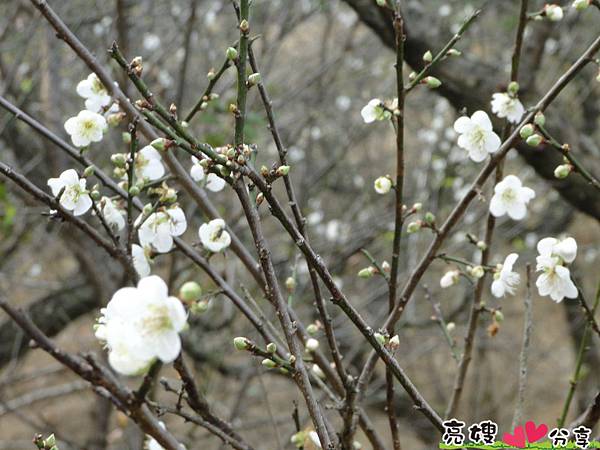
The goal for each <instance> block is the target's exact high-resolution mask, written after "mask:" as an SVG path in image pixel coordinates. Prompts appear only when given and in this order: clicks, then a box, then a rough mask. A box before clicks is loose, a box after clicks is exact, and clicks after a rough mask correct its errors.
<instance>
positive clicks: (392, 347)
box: [388, 334, 400, 350]
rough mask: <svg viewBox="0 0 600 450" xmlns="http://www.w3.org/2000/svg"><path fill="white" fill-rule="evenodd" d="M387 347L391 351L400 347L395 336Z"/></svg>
mask: <svg viewBox="0 0 600 450" xmlns="http://www.w3.org/2000/svg"><path fill="white" fill-rule="evenodd" d="M388 345H389V346H390V348H391V349H392V350H396V349H397V348H398V347H400V338H399V337H398V335H397V334H396V335H394V336H392V337H391V338H390V341H389V342H388Z"/></svg>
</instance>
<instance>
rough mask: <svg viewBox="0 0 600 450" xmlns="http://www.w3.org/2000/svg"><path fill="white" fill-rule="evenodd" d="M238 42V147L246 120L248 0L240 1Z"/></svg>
mask: <svg viewBox="0 0 600 450" xmlns="http://www.w3.org/2000/svg"><path fill="white" fill-rule="evenodd" d="M239 20H240V23H239V29H240V41H239V45H238V57H237V59H236V61H235V65H236V67H237V105H236V106H237V110H236V112H235V137H234V141H233V142H234V144H235V146H236V147H239V146H240V145H242V144H243V143H244V124H245V120H246V95H247V94H248V86H247V85H246V65H247V60H248V35H249V32H250V0H241V1H240V16H239Z"/></svg>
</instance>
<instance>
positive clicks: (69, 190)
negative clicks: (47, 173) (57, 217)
mask: <svg viewBox="0 0 600 450" xmlns="http://www.w3.org/2000/svg"><path fill="white" fill-rule="evenodd" d="M48 186H49V187H50V189H51V190H52V195H54V196H55V197H56V196H57V195H59V194H61V191H62V194H61V195H60V200H59V202H60V204H61V206H62V207H63V208H65V209H66V210H68V211H73V214H74V215H76V216H80V215H82V214H85V213H86V211H87V210H88V209H90V207H91V206H92V199H91V198H90V195H89V193H88V191H87V189H86V188H85V186H86V179H85V178H81V179H80V178H79V175H77V172H76V171H75V170H74V169H68V170H65V171H64V172H63V173H61V174H60V176H59V177H58V178H50V179H49V180H48Z"/></svg>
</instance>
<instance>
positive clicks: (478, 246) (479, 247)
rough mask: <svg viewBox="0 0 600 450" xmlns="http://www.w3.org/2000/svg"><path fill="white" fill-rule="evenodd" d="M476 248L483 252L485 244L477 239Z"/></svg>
mask: <svg viewBox="0 0 600 450" xmlns="http://www.w3.org/2000/svg"><path fill="white" fill-rule="evenodd" d="M477 248H478V249H479V250H481V251H482V252H483V251H484V250H486V249H487V244H486V243H485V242H484V241H477Z"/></svg>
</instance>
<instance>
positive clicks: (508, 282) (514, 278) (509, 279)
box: [491, 253, 521, 298]
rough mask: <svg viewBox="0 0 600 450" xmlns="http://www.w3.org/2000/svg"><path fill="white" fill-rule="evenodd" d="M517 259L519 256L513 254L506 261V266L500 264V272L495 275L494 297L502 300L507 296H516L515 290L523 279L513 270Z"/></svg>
mask: <svg viewBox="0 0 600 450" xmlns="http://www.w3.org/2000/svg"><path fill="white" fill-rule="evenodd" d="M517 258H519V255H517V254H516V253H511V254H510V255H508V256H507V257H506V259H505V260H504V264H501V265H500V264H499V267H498V270H497V271H496V272H495V273H494V281H493V282H492V286H491V290H492V294H493V295H494V297H497V298H501V297H504V296H505V295H506V294H509V295H514V294H515V289H516V287H517V286H518V285H519V281H520V279H521V277H520V276H519V274H518V273H516V272H513V270H512V269H513V266H514V264H515V262H516V261H517Z"/></svg>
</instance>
